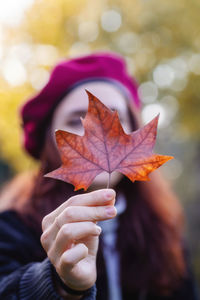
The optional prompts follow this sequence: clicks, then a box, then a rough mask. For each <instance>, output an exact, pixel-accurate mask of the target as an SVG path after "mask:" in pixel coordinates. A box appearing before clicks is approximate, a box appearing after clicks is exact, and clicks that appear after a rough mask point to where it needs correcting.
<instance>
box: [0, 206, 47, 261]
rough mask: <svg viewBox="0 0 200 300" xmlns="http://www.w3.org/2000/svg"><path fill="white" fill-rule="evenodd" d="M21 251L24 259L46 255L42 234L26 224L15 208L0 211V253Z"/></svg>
mask: <svg viewBox="0 0 200 300" xmlns="http://www.w3.org/2000/svg"><path fill="white" fill-rule="evenodd" d="M5 250H6V251H7V253H12V252H13V251H15V253H20V255H21V256H22V257H24V259H26V258H27V257H29V256H32V257H33V258H34V257H35V259H38V258H40V257H44V251H43V249H42V246H41V244H40V236H39V234H38V233H37V232H34V231H33V230H31V228H29V227H28V226H26V224H25V223H24V222H23V220H22V219H21V218H20V216H19V214H18V213H17V212H16V211H14V210H7V211H4V212H1V213H0V253H2V252H4V253H5Z"/></svg>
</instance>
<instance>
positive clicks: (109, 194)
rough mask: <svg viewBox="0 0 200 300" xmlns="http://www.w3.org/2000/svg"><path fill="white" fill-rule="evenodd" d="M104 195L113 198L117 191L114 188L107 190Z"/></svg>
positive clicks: (109, 198)
mask: <svg viewBox="0 0 200 300" xmlns="http://www.w3.org/2000/svg"><path fill="white" fill-rule="evenodd" d="M104 196H105V198H106V199H108V200H111V199H112V198H114V196H115V192H114V191H113V190H107V191H106V192H105V193H104Z"/></svg>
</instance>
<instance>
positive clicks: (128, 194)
mask: <svg viewBox="0 0 200 300" xmlns="http://www.w3.org/2000/svg"><path fill="white" fill-rule="evenodd" d="M129 114H130V121H131V124H132V129H133V130H135V129H137V128H138V126H139V122H138V116H136V113H135V111H133V110H132V109H131V108H130V109H129ZM48 128H49V127H47V130H46V139H45V145H44V147H43V151H42V154H41V165H40V169H39V171H38V172H37V173H31V174H25V175H19V176H18V177H17V178H15V179H14V180H13V181H12V182H11V183H9V184H8V185H7V187H5V189H4V191H3V192H2V194H1V197H0V209H1V210H5V209H15V210H17V212H18V213H19V215H20V216H21V218H22V219H23V220H24V222H25V223H26V224H27V225H28V226H31V227H33V228H34V229H35V230H37V231H38V232H39V233H41V220H42V218H43V217H44V216H45V215H47V214H48V213H50V212H51V211H52V210H54V209H55V208H56V207H57V206H59V205H60V204H61V203H63V202H64V201H66V200H67V199H68V198H69V197H71V196H72V195H74V194H76V193H82V192H80V191H79V192H76V193H75V192H74V191H73V187H72V185H70V184H67V183H64V182H61V181H58V180H54V179H50V178H45V177H44V174H46V173H47V172H49V171H51V170H53V169H54V168H56V167H58V166H59V165H60V159H57V160H55V159H52V157H54V158H55V153H57V150H56V148H55V145H54V142H53V138H52V137H51V135H50V133H49V131H50V130H49V129H48ZM55 151H56V152H55ZM56 157H58V156H56ZM115 190H116V193H117V195H118V194H119V193H123V194H124V196H125V199H126V203H127V208H126V210H125V212H124V213H122V214H121V215H120V216H119V229H118V240H117V248H118V250H119V253H120V258H121V284H122V287H123V288H124V289H125V290H127V291H128V292H130V293H131V292H134V291H135V290H138V289H143V290H144V289H147V290H149V291H153V292H156V293H160V294H162V293H166V292H169V291H172V290H173V289H174V288H176V286H177V285H178V283H179V282H180V280H181V279H182V278H183V277H184V276H185V272H186V271H185V263H184V255H183V244H182V242H183V223H184V220H183V214H182V209H181V206H180V204H179V202H178V200H177V198H176V196H175V195H174V194H173V192H172V190H171V188H170V186H169V185H168V184H167V182H166V181H165V180H164V179H163V178H162V176H161V175H160V173H159V172H158V171H155V172H154V173H153V174H151V181H149V182H135V183H134V184H133V183H132V182H130V180H129V179H127V178H126V177H123V179H122V180H121V181H120V182H119V184H117V186H116V187H115ZM100 245H101V243H100ZM100 248H101V247H100ZM100 251H101V249H100ZM98 268H99V269H98V272H99V274H100V273H101V271H102V270H101V264H100V265H99V267H98Z"/></svg>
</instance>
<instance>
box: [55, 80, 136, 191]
mask: <svg viewBox="0 0 200 300" xmlns="http://www.w3.org/2000/svg"><path fill="white" fill-rule="evenodd" d="M85 89H87V90H88V91H90V92H91V93H92V94H94V95H95V96H97V97H98V98H99V99H100V100H101V101H102V102H103V103H104V104H105V105H106V106H107V107H109V108H110V109H112V110H117V111H118V113H119V117H120V121H121V124H122V126H123V129H124V131H125V132H126V133H130V132H131V125H130V120H129V114H128V105H127V100H126V99H125V96H124V95H122V93H121V92H120V91H119V89H118V88H117V87H115V86H114V85H113V84H111V83H108V82H100V81H99V82H88V83H85V84H83V85H80V86H78V87H77V88H75V89H74V90H72V91H71V92H70V93H69V94H67V96H66V97H65V98H63V100H62V101H61V102H60V104H59V105H58V106H57V108H56V110H55V112H54V115H53V119H52V125H51V134H52V136H53V138H54V141H55V130H56V129H61V130H65V131H69V132H72V133H75V134H78V135H84V128H83V126H82V123H81V120H80V117H83V118H84V117H85V115H86V112H87V109H88V96H87V94H86V92H85ZM121 177H122V175H121V174H119V173H117V172H113V173H112V175H111V187H114V186H115V185H116V184H117V183H118V182H119V180H120V179H121ZM107 181H108V173H106V172H103V173H101V174H99V175H98V176H97V177H96V178H95V179H94V181H93V184H92V185H91V189H97V188H105V187H106V186H107Z"/></svg>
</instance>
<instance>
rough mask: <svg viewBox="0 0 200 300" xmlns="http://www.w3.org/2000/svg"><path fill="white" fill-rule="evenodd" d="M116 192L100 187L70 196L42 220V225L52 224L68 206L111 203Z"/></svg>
mask: <svg viewBox="0 0 200 300" xmlns="http://www.w3.org/2000/svg"><path fill="white" fill-rule="evenodd" d="M115 196H116V193H115V191H114V190H113V189H100V190H96V191H93V192H90V193H85V194H80V195H76V196H72V197H71V198H69V199H68V200H67V201H65V202H64V203H63V204H61V205H60V206H59V207H58V208H57V209H55V210H54V211H53V212H51V213H50V214H49V215H47V216H46V217H45V218H44V220H43V225H44V224H45V227H48V226H49V225H50V224H52V223H53V222H54V220H55V218H56V217H57V216H59V215H60V214H61V213H62V212H63V210H64V209H65V208H67V207H68V206H104V205H113V204H114V202H115Z"/></svg>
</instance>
